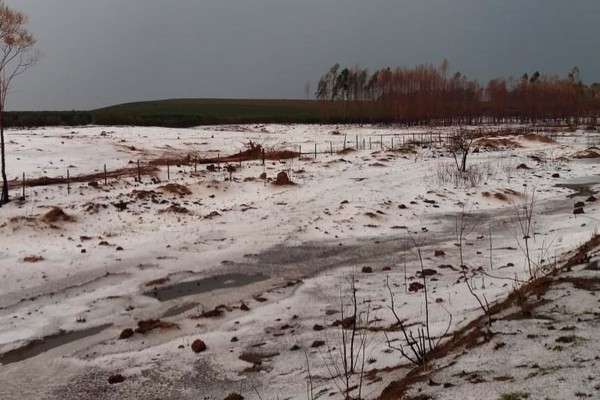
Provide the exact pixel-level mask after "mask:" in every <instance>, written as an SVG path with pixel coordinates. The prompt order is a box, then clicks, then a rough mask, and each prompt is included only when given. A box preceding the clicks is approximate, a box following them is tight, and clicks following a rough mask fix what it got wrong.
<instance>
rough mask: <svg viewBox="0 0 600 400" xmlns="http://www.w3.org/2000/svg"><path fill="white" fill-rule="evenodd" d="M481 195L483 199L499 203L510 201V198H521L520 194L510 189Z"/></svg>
mask: <svg viewBox="0 0 600 400" xmlns="http://www.w3.org/2000/svg"><path fill="white" fill-rule="evenodd" d="M481 195H482V196H483V197H485V198H488V199H489V198H492V197H493V198H494V199H496V200H500V201H511V198H512V197H521V196H522V194H521V193H519V192H517V191H515V190H512V189H501V190H499V191H495V192H482V193H481Z"/></svg>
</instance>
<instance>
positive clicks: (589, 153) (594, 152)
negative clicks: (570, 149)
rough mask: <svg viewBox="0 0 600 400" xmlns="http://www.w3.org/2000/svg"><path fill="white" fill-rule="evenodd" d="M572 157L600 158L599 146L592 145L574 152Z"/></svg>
mask: <svg viewBox="0 0 600 400" xmlns="http://www.w3.org/2000/svg"><path fill="white" fill-rule="evenodd" d="M572 157H573V158H577V159H583V158H600V152H599V151H598V149H597V148H593V147H590V148H589V149H585V150H582V151H578V152H577V153H575V154H573V156H572Z"/></svg>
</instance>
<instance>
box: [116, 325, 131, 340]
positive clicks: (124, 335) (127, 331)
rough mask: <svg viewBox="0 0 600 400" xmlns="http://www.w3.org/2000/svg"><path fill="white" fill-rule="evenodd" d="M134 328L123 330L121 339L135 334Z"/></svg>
mask: <svg viewBox="0 0 600 400" xmlns="http://www.w3.org/2000/svg"><path fill="white" fill-rule="evenodd" d="M133 333H134V332H133V329H131V328H125V329H123V330H122V331H121V334H120V335H119V339H121V340H122V339H128V338H130V337H132V336H133Z"/></svg>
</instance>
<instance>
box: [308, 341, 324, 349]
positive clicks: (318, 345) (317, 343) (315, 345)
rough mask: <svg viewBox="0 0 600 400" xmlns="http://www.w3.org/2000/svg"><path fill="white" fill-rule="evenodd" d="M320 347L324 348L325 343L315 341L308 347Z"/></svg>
mask: <svg viewBox="0 0 600 400" xmlns="http://www.w3.org/2000/svg"><path fill="white" fill-rule="evenodd" d="M321 346H325V341H324V340H315V341H314V342H312V344H311V345H310V347H311V348H313V349H314V348H317V347H321Z"/></svg>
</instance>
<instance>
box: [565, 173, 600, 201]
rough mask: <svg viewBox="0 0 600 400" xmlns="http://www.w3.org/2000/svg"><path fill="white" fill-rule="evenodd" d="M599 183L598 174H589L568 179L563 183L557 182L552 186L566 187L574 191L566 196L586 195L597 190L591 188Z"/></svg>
mask: <svg viewBox="0 0 600 400" xmlns="http://www.w3.org/2000/svg"><path fill="white" fill-rule="evenodd" d="M598 184H600V177H598V176H589V177H584V178H579V179H572V180H570V181H567V182H564V183H557V184H556V185H554V187H559V188H567V189H570V190H572V191H573V192H574V193H571V194H570V195H568V196H567V197H569V198H573V197H587V196H591V195H593V194H596V193H597V191H596V190H593V189H592V187H593V186H596V185H598Z"/></svg>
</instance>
